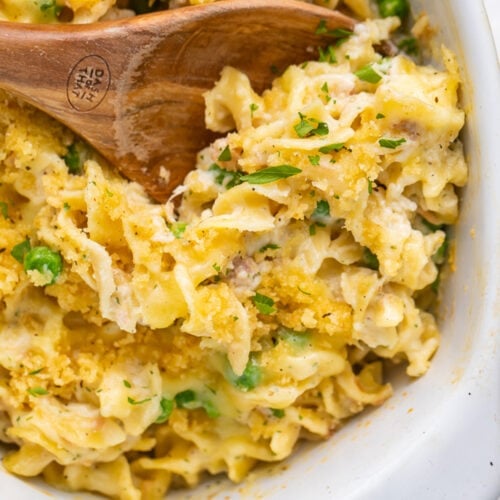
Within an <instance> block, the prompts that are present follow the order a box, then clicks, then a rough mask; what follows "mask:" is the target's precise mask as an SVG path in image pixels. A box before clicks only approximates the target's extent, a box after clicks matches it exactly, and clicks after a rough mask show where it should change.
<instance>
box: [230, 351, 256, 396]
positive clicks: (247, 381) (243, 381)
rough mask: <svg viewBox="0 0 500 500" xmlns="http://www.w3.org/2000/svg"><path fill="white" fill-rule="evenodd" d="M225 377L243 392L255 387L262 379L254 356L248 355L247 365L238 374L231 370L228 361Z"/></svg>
mask: <svg viewBox="0 0 500 500" xmlns="http://www.w3.org/2000/svg"><path fill="white" fill-rule="evenodd" d="M226 378H227V379H228V380H229V381H230V382H231V384H233V385H234V386H236V387H237V388H238V389H240V390H241V391H243V392H247V391H251V390H252V389H255V388H256V387H257V386H258V385H259V384H260V381H261V379H262V369H261V367H260V366H259V364H258V362H257V360H256V359H255V357H254V356H250V359H249V360H248V363H247V366H246V367H245V370H244V371H243V373H242V374H241V375H240V376H238V375H236V374H235V373H234V372H233V370H232V368H231V366H230V365H229V363H228V364H227V368H226Z"/></svg>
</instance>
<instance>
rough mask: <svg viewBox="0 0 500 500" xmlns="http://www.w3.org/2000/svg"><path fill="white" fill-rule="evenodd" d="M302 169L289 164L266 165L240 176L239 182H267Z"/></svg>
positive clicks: (296, 172) (295, 173) (297, 172)
mask: <svg viewBox="0 0 500 500" xmlns="http://www.w3.org/2000/svg"><path fill="white" fill-rule="evenodd" d="M300 172H302V170H301V169H300V168H297V167H293V166H291V165H278V166H275V167H267V168H263V169H261V170H258V171H257V172H254V173H252V174H248V175H242V176H241V177H240V181H241V182H248V183H249V184H268V183H269V182H275V181H277V180H279V179H286V178H287V177H291V176H292V175H297V174H300Z"/></svg>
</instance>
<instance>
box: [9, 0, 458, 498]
mask: <svg viewBox="0 0 500 500" xmlns="http://www.w3.org/2000/svg"><path fill="white" fill-rule="evenodd" d="M173 3H174V2H172V4H173ZM192 3H197V2H194V1H193V2H192ZM198 3H199V2H198ZM329 3H330V6H331V7H335V6H336V4H337V2H335V1H333V2H329ZM28 4H29V5H28ZM345 4H346V5H347V6H349V7H350V8H351V9H353V10H354V11H355V12H356V13H357V14H358V16H367V15H370V12H371V11H370V5H369V3H368V2H366V1H362V0H358V1H353V0H351V1H349V2H348V1H347V0H346V1H345ZM58 5H59V4H58V3H57V4H56V3H55V2H53V3H50V4H49V3H43V4H42V3H37V2H26V1H24V2H22V1H12V2H4V3H2V5H1V9H2V10H1V12H0V14H1V16H2V17H3V18H7V19H19V20H23V21H28V22H37V21H43V20H45V17H44V16H49V15H51V16H56V15H57V14H60V12H61V11H62V8H61V9H59V7H58ZM43 6H45V7H44V8H42V7H43ZM70 7H71V9H70V10H71V13H72V15H73V19H74V20H76V21H91V20H94V19H97V18H99V17H101V16H102V15H104V14H105V13H106V12H108V14H107V15H123V12H125V14H127V12H128V11H120V10H118V9H114V8H112V7H111V5H110V2H108V1H93V0H87V1H83V2H76V1H70V2H69V3H67V6H66V8H70ZM58 9H59V10H58ZM113 9H114V10H113ZM16 16H17V17H16ZM53 20H56V18H55V17H54V19H53ZM399 23H400V20H399V18H398V17H386V18H383V19H371V20H366V21H365V22H363V23H360V24H358V25H357V27H356V29H355V32H354V33H343V34H341V37H340V38H337V39H336V41H335V43H334V44H332V45H331V46H330V47H328V48H326V49H324V50H321V51H320V54H319V59H320V60H319V61H318V60H314V61H310V62H307V63H305V64H303V65H301V66H292V67H290V68H289V69H288V70H287V71H286V72H285V73H284V74H282V75H281V76H279V77H277V79H276V81H275V82H274V85H273V87H272V89H270V90H268V91H266V92H264V94H263V95H257V94H256V93H255V92H254V91H253V90H252V88H251V86H250V84H249V82H248V80H247V78H246V77H245V75H243V74H241V73H239V72H238V71H236V70H235V69H233V68H225V69H224V71H223V72H222V74H221V78H220V81H219V82H217V84H216V85H215V87H214V88H213V90H211V91H210V92H208V93H207V95H206V121H207V126H208V127H209V128H211V129H213V130H215V131H218V132H222V133H228V135H227V136H225V137H224V138H222V139H218V140H217V141H216V142H215V143H213V144H212V145H211V146H210V147H208V148H207V149H206V150H204V151H201V152H200V154H199V158H198V163H197V165H196V169H195V170H193V171H192V172H191V173H190V174H189V175H188V176H187V178H186V179H185V183H184V185H183V186H182V187H181V188H180V189H179V191H178V193H177V194H176V196H177V201H178V205H177V206H174V203H173V202H172V201H170V202H168V203H166V204H164V205H161V204H155V203H153V202H152V201H151V200H150V199H149V198H148V197H147V195H146V194H145V193H144V192H143V190H142V188H141V187H140V186H139V185H137V184H134V183H131V182H128V181H126V180H125V179H123V178H121V177H120V176H119V175H118V174H117V173H116V172H115V171H114V170H113V169H111V168H109V167H108V166H107V165H106V164H105V163H104V162H103V161H102V160H100V159H99V158H98V157H97V156H96V155H95V154H94V153H93V152H92V151H91V150H89V149H88V148H86V146H85V145H84V144H82V143H81V142H80V141H79V140H78V139H77V138H76V137H75V136H74V135H73V134H72V133H71V132H69V131H68V130H66V129H65V128H64V127H63V126H61V125H59V124H58V123H56V122H54V121H53V120H51V119H49V118H48V117H46V116H44V115H43V114H42V113H40V112H38V111H35V110H33V109H32V108H31V107H29V106H27V105H25V104H23V103H21V102H19V101H18V100H16V99H14V98H13V97H11V96H9V95H7V94H5V93H1V94H0V422H1V426H0V439H1V440H2V441H3V442H5V443H8V444H7V450H8V452H7V454H6V456H5V458H4V460H3V463H4V466H5V467H6V468H7V469H8V470H9V471H11V472H12V473H14V474H18V475H21V476H37V475H42V476H43V477H44V478H45V480H46V481H47V482H49V483H50V484H53V485H55V486H57V487H59V488H62V489H66V490H91V491H96V492H100V493H102V494H104V495H107V496H110V497H115V498H120V499H127V500H129V499H130V500H131V499H147V500H150V499H155V498H161V497H163V496H164V494H165V493H166V492H167V491H168V490H169V488H177V487H182V486H194V485H196V484H197V483H198V482H199V480H200V479H201V478H202V476H203V475H204V474H205V473H206V472H208V473H210V474H218V473H225V474H227V475H228V476H229V478H230V479H231V480H233V481H241V480H242V479H243V478H244V477H245V476H246V474H247V473H248V472H249V471H250V469H252V468H253V467H254V466H255V465H256V464H257V463H258V462H260V461H264V462H274V461H278V460H282V459H284V458H286V457H287V456H289V455H290V453H292V451H293V449H294V446H295V445H296V443H297V441H298V440H299V439H302V438H306V439H317V438H327V437H328V436H329V435H330V434H331V433H332V432H333V431H334V429H335V428H336V427H337V426H339V425H340V424H341V422H342V421H343V420H344V419H346V418H348V417H350V416H352V415H354V414H356V413H358V412H360V411H362V410H363V408H365V407H366V406H370V405H380V404H382V403H383V402H384V401H385V400H386V399H387V398H388V397H389V396H390V395H391V386H390V385H389V384H388V383H387V382H386V381H385V380H384V367H385V366H386V364H387V363H391V364H396V363H401V365H402V366H403V367H404V369H406V372H407V374H408V375H409V376H411V377H418V376H420V375H423V374H424V373H425V372H426V370H427V369H428V367H429V363H430V360H431V358H432V355H433V354H434V352H435V351H436V349H437V347H438V345H439V332H438V329H437V327H436V323H435V320H434V317H433V316H432V314H431V313H430V312H428V305H429V303H430V302H432V300H433V298H435V293H436V289H437V284H438V278H439V273H438V265H439V264H440V263H441V262H442V261H443V260H444V254H445V250H446V233H445V231H444V229H445V227H446V225H449V224H452V223H454V222H455V220H456V218H457V195H456V193H455V188H456V186H462V185H464V183H465V181H466V176H467V169H466V165H465V163H464V158H463V153H462V148H461V144H460V142H459V141H458V140H457V135H458V133H459V131H460V129H461V127H462V125H463V122H464V113H463V112H462V111H461V110H460V109H458V107H457V88H458V85H459V77H458V71H457V66H456V63H455V60H454V57H453V55H452V54H450V53H449V52H448V51H447V50H446V49H444V48H443V50H442V55H443V56H442V58H443V64H444V68H445V69H444V70H438V69H434V68H432V67H426V66H420V65H417V64H416V63H415V62H413V61H412V59H411V58H409V57H408V56H407V55H406V54H404V53H403V52H402V51H400V50H397V49H396V50H394V51H393V53H392V54H390V55H388V56H387V55H386V56H384V55H381V54H380V52H381V50H380V47H383V46H384V45H390V46H392V45H394V44H392V42H390V43H389V42H387V41H388V40H389V39H390V38H391V36H392V35H391V33H392V32H394V31H396V30H397V28H398V26H399ZM319 29H321V26H320V27H319ZM399 44H400V45H402V46H403V48H406V49H408V47H411V46H412V45H413V44H414V40H413V42H412V41H411V39H403V40H402V41H401V40H400V43H399ZM413 48H414V47H413Z"/></svg>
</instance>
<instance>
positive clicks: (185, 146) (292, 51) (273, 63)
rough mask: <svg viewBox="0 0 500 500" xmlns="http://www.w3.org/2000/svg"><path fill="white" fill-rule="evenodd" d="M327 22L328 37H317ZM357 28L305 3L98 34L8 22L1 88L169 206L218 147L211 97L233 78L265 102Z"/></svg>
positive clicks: (231, 3) (223, 9) (0, 60)
mask: <svg viewBox="0 0 500 500" xmlns="http://www.w3.org/2000/svg"><path fill="white" fill-rule="evenodd" d="M320 22H324V26H325V27H326V28H327V29H326V30H321V31H330V34H328V33H326V34H317V33H316V28H317V26H318V24H319V23H320ZM353 26H354V21H353V20H352V19H351V18H349V17H347V16H345V15H343V14H341V13H339V12H336V11H332V10H329V9H326V8H323V7H318V6H315V5H311V4H306V3H304V2H300V1H296V0H222V1H219V2H215V3H211V4H204V5H199V6H193V7H185V8H180V9H173V10H167V11H163V12H159V13H154V14H147V15H143V16H137V17H133V18H128V19H122V20H118V21H106V22H99V23H93V24H88V25H38V26H33V25H25V24H16V23H6V22H0V47H1V49H2V50H1V53H0V88H3V89H4V90H7V91H9V92H11V93H13V94H15V95H17V96H19V97H21V98H22V99H24V100H26V101H27V102H29V103H30V104H33V105H34V106H36V107H38V108H39V109H41V110H43V111H45V112H46V113H48V114H49V115H51V116H53V117H54V118H56V119H58V120H59V121H61V122H62V123H64V124H65V125H67V126H68V127H69V128H71V129H72V130H73V131H75V132H76V133H77V134H78V135H80V136H81V137H82V138H83V139H85V140H86V141H87V142H88V143H89V144H91V145H92V146H93V147H94V148H95V149H96V150H97V151H98V152H99V153H101V154H102V155H103V156H104V157H105V158H106V159H107V160H108V161H109V162H110V163H111V164H113V165H114V166H115V167H116V168H117V169H118V170H119V171H120V172H121V173H122V174H124V175H125V176H126V177H128V178H129V179H131V180H133V181H136V182H139V183H140V184H142V185H143V186H144V188H145V189H146V191H147V192H148V193H149V194H150V195H151V196H152V197H153V198H154V199H156V200H158V201H160V202H162V201H165V200H166V199H167V198H168V196H169V195H170V193H171V192H172V190H173V189H174V188H175V187H176V186H177V185H179V184H180V183H181V182H182V180H183V179H184V177H185V175H186V174H187V173H188V172H189V171H190V170H191V169H193V168H194V165H195V158H196V153H197V152H198V151H199V150H200V149H202V148H203V147H205V146H206V145H207V144H208V143H209V142H210V141H211V140H213V138H214V134H213V133H211V132H209V131H207V130H206V128H205V126H204V101H203V93H204V92H205V91H206V90H208V89H209V88H211V87H212V86H213V85H214V83H215V81H216V80H217V79H218V78H219V75H220V71H221V70H222V69H223V67H224V66H227V65H230V66H233V67H235V68H237V69H239V70H241V71H243V72H245V73H246V74H247V75H248V76H249V78H250V81H251V82H252V85H253V87H254V89H255V90H256V91H259V92H261V91H262V90H264V89H265V88H266V87H268V86H269V84H270V83H271V81H272V80H273V78H275V77H276V72H277V71H278V72H279V71H282V70H284V69H285V68H286V67H287V66H289V65H290V64H294V63H298V62H302V61H305V60H310V59H315V58H317V53H316V52H315V50H316V47H318V46H320V45H324V44H325V43H328V41H329V43H332V40H333V38H332V35H331V30H334V29H337V28H344V29H352V28H353ZM20 62H21V64H19V63H20Z"/></svg>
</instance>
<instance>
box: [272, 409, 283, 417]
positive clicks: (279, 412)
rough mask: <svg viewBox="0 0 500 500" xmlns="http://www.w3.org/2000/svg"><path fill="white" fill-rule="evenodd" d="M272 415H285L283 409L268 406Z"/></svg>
mask: <svg viewBox="0 0 500 500" xmlns="http://www.w3.org/2000/svg"><path fill="white" fill-rule="evenodd" d="M270 410H271V413H272V414H273V417H276V418H283V417H284V416H285V410H283V409H281V408H270Z"/></svg>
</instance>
